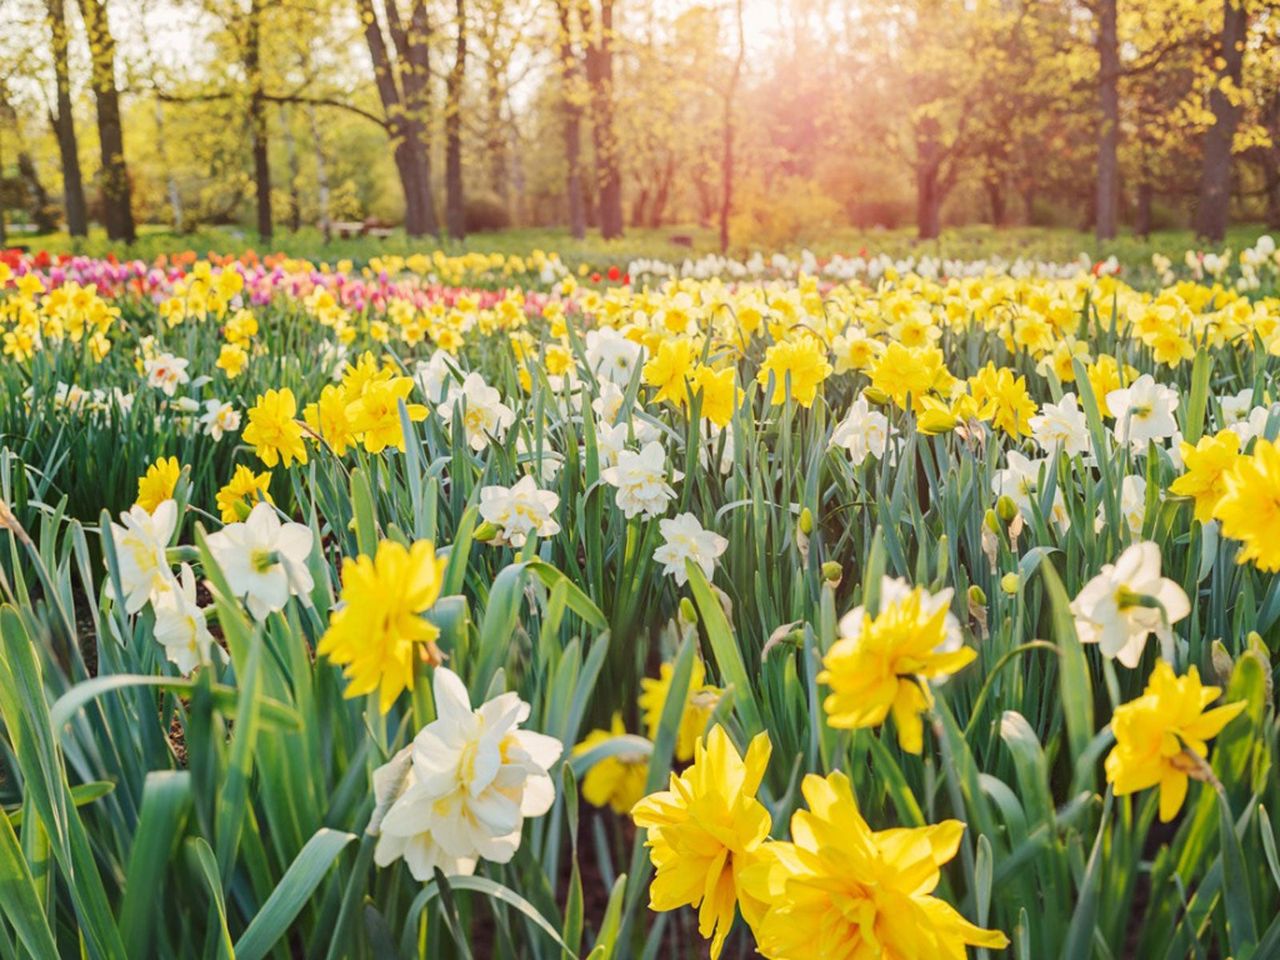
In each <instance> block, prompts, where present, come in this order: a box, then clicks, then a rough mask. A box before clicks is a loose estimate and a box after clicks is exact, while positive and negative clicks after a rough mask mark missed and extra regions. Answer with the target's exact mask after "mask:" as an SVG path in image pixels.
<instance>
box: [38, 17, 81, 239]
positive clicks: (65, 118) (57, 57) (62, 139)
mask: <svg viewBox="0 0 1280 960" xmlns="http://www.w3.org/2000/svg"><path fill="white" fill-rule="evenodd" d="M48 14H49V32H50V35H51V37H50V39H51V42H52V53H53V76H54V83H55V86H56V87H57V113H56V114H53V115H51V117H50V120H51V121H52V123H53V132H54V133H55V134H56V135H57V138H58V154H59V156H60V157H61V160H62V195H63V205H64V206H65V208H66V215H67V232H68V233H69V234H71V236H73V237H83V236H87V235H88V233H89V212H88V210H89V208H88V205H87V204H86V203H85V199H84V177H83V175H82V174H81V172H80V153H79V148H78V147H77V145H76V124H75V117H74V115H73V112H72V108H71V79H70V72H69V70H68V68H67V12H66V7H65V5H64V3H63V0H48Z"/></svg>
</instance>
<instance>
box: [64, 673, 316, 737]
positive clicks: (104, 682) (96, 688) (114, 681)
mask: <svg viewBox="0 0 1280 960" xmlns="http://www.w3.org/2000/svg"><path fill="white" fill-rule="evenodd" d="M195 686H196V681H195V680H193V679H188V678H186V677H151V676H144V675H142V674H136V673H114V674H111V675H109V676H104V677H95V678H94V679H92V680H86V681H85V682H84V683H77V684H76V685H75V686H74V687H72V688H71V689H70V690H68V691H67V692H66V693H64V694H63V695H62V696H61V697H59V698H58V700H57V702H55V703H54V705H53V707H52V708H50V711H49V718H50V722H51V723H52V724H53V728H54V729H55V730H61V729H62V728H63V727H64V726H66V725H67V724H68V723H70V722H71V718H72V717H74V716H75V714H76V711H78V710H79V709H80V708H81V707H83V706H84V705H85V704H86V703H88V702H89V701H90V700H93V699H95V698H97V697H100V696H102V695H103V694H104V693H110V692H111V691H112V690H122V689H124V688H126V687H158V688H159V689H161V690H166V691H169V692H170V693H186V692H189V691H191V690H194V689H195ZM210 689H211V691H212V693H213V701H214V703H215V704H216V705H217V707H218V709H219V710H222V711H224V712H230V711H231V710H233V709H234V708H235V705H236V700H237V697H238V696H239V693H238V691H237V690H236V689H235V687H228V686H226V685H225V684H220V683H215V684H211V685H210ZM261 710H262V720H263V722H264V723H267V724H268V725H270V726H273V727H284V728H286V729H289V730H301V729H302V717H300V716H299V715H298V711H296V710H294V709H293V708H292V707H290V706H287V705H286V704H283V703H281V702H280V701H279V700H273V699H271V698H270V697H263V698H262V702H261Z"/></svg>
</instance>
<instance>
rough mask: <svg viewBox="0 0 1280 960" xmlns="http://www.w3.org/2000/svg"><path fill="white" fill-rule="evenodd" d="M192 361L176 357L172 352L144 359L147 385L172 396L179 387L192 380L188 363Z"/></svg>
mask: <svg viewBox="0 0 1280 960" xmlns="http://www.w3.org/2000/svg"><path fill="white" fill-rule="evenodd" d="M190 362H191V361H189V360H184V359H182V358H181V357H175V356H174V355H173V354H171V353H162V354H160V356H158V357H154V358H152V359H150V360H147V361H144V363H143V370H144V371H145V372H146V375H147V386H150V387H155V388H156V389H157V390H160V391H161V392H163V393H164V395H165V396H167V397H172V396H173V395H174V394H175V393H176V392H177V391H178V387H180V386H182V384H184V383H187V382H189V381H190V379H191V377H190V376H188V374H187V365H188V364H189V363H190Z"/></svg>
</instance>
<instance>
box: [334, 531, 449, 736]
mask: <svg viewBox="0 0 1280 960" xmlns="http://www.w3.org/2000/svg"><path fill="white" fill-rule="evenodd" d="M443 577H444V567H443V565H442V564H440V563H439V562H438V561H437V560H436V551H435V547H434V546H433V545H432V544H430V543H428V542H427V541H425V540H419V541H417V542H416V543H414V544H413V546H411V547H408V548H406V547H405V546H404V545H403V544H400V543H397V542H396V541H394V540H384V541H382V542H381V543H379V544H378V551H377V553H376V554H375V555H374V556H373V557H368V556H365V555H363V554H362V555H360V556H358V557H355V558H354V559H353V558H351V557H348V558H347V559H345V560H343V561H342V598H341V600H342V605H341V606H340V607H338V608H337V610H335V611H334V613H333V615H332V617H330V619H329V629H328V630H326V631H325V633H324V636H323V637H321V638H320V644H319V646H318V647H317V648H316V652H317V653H318V654H320V655H321V656H325V657H328V658H329V659H330V660H331V661H333V662H334V663H336V664H339V665H341V666H343V667H345V669H344V670H343V674H344V675H345V676H346V677H347V680H348V681H349V682H348V683H347V689H346V693H345V694H344V695H345V696H346V697H348V698H350V697H359V696H362V695H364V694H366V693H373V692H374V691H375V690H376V691H377V692H378V708H379V709H380V710H381V711H382V712H383V713H386V712H387V711H389V710H390V709H391V707H392V705H393V704H394V703H395V701H396V698H397V697H398V696H399V695H400V694H401V692H402V691H404V690H409V689H411V688H412V687H413V672H414V664H415V663H417V661H418V659H419V657H420V656H423V655H426V656H427V657H428V658H430V659H432V660H433V661H434V662H436V663H439V655H438V653H437V652H436V651H434V650H433V647H434V642H435V639H436V637H438V636H439V635H440V630H439V628H438V627H436V626H435V625H434V624H432V623H431V622H429V621H428V620H426V619H425V618H424V617H423V616H422V614H423V613H425V612H426V611H427V610H429V609H430V608H431V606H432V604H434V603H435V602H436V598H437V597H439V596H440V587H441V583H442V580H443ZM422 644H426V645H427V646H426V647H423V646H420V645H422Z"/></svg>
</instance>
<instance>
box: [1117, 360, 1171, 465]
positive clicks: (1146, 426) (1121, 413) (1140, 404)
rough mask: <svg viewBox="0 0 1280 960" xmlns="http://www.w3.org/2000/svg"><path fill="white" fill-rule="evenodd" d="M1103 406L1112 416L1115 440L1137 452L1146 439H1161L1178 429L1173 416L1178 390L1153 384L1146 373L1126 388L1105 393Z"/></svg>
mask: <svg viewBox="0 0 1280 960" xmlns="http://www.w3.org/2000/svg"><path fill="white" fill-rule="evenodd" d="M1107 408H1108V409H1109V410H1110V411H1111V412H1112V414H1113V415H1114V416H1115V418H1116V422H1115V426H1114V428H1113V430H1114V432H1115V437H1116V441H1117V442H1119V443H1122V444H1129V445H1130V446H1132V447H1133V448H1134V449H1135V450H1137V451H1139V452H1140V451H1141V450H1143V449H1145V448H1146V446H1147V441H1148V440H1163V439H1164V438H1165V437H1171V436H1173V433H1174V431H1175V430H1177V429H1178V422H1177V421H1176V420H1174V418H1173V412H1174V411H1175V410H1177V409H1178V391H1177V390H1174V389H1173V388H1172V387H1166V386H1165V385H1164V384H1162V383H1156V381H1155V379H1154V378H1153V377H1152V376H1151V374H1149V373H1144V374H1143V375H1142V376H1140V377H1139V378H1138V379H1137V380H1135V381H1134V382H1133V383H1132V384H1131V385H1130V386H1128V387H1124V388H1122V389H1120V390H1112V391H1111V392H1110V393H1108V394H1107Z"/></svg>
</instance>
